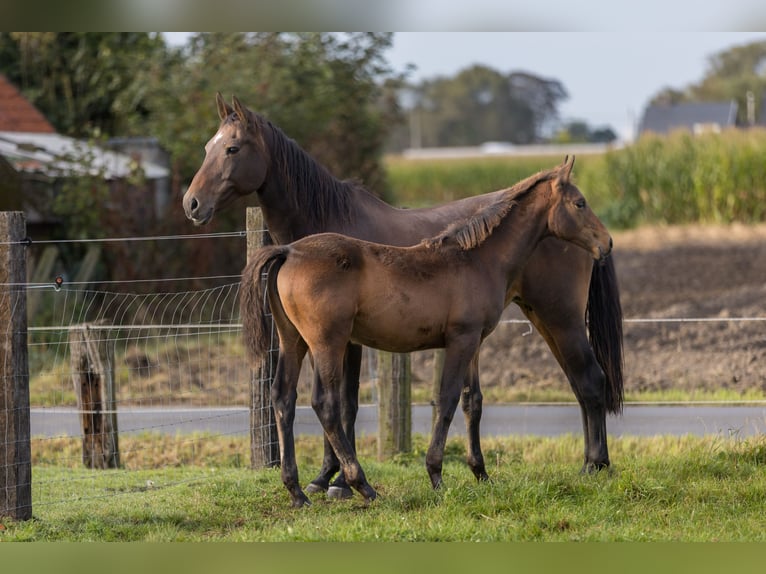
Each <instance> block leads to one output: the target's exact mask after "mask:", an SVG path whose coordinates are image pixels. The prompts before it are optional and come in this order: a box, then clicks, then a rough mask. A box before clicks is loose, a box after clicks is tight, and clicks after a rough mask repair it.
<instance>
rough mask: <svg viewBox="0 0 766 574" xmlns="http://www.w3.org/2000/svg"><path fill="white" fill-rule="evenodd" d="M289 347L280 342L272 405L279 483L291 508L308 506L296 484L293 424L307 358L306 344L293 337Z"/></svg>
mask: <svg viewBox="0 0 766 574" xmlns="http://www.w3.org/2000/svg"><path fill="white" fill-rule="evenodd" d="M295 335H296V336H295V337H293V338H291V339H292V343H290V344H285V343H284V342H283V341H282V340H280V344H279V359H278V361H277V369H276V373H275V375H274V381H273V383H272V386H271V404H272V406H273V407H274V416H275V417H276V426H277V435H278V437H279V452H280V466H281V475H282V483H283V484H284V485H285V488H287V491H288V492H289V493H290V498H291V499H292V504H293V506H294V507H300V506H303V505H304V504H311V502H310V501H309V499H308V498H307V497H306V495H305V494H304V493H303V491H302V490H301V487H300V483H299V482H298V464H297V462H296V460H295V437H294V435H293V423H294V421H295V401H296V398H297V390H296V389H297V386H298V376H299V375H300V372H301V364H302V362H303V357H304V356H305V355H306V344H305V343H304V341H303V339H301V338H300V336H299V335H297V332H296V333H295Z"/></svg>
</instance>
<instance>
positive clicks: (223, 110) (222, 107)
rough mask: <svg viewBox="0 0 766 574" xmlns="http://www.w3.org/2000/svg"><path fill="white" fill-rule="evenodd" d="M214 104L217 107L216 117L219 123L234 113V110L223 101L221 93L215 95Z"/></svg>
mask: <svg viewBox="0 0 766 574" xmlns="http://www.w3.org/2000/svg"><path fill="white" fill-rule="evenodd" d="M215 103H216V105H217V106H218V117H219V118H220V119H221V121H223V120H225V119H226V118H228V117H229V116H230V115H231V114H233V113H234V108H232V107H231V106H230V105H229V104H227V103H226V102H225V101H224V99H223V96H222V95H221V92H216V93H215Z"/></svg>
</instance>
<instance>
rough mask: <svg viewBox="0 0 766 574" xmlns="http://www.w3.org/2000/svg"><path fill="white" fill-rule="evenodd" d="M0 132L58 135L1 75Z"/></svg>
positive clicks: (43, 117)
mask: <svg viewBox="0 0 766 574" xmlns="http://www.w3.org/2000/svg"><path fill="white" fill-rule="evenodd" d="M0 132H30V133H56V129H55V128H54V127H53V126H52V125H51V124H50V122H49V121H48V120H46V119H45V116H44V115H42V114H41V113H40V110H38V109H37V108H36V107H35V106H33V105H32V104H31V103H30V102H29V100H27V99H26V98H25V97H24V96H22V95H21V92H19V90H18V89H17V88H16V86H14V85H13V84H11V83H10V82H9V81H8V79H7V78H6V77H5V76H3V75H2V74H0Z"/></svg>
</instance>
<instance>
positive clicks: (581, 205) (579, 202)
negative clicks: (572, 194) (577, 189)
mask: <svg viewBox="0 0 766 574" xmlns="http://www.w3.org/2000/svg"><path fill="white" fill-rule="evenodd" d="M574 204H575V207H576V208H577V209H583V208H584V207H585V205H586V203H585V200H584V199H578V200H577V201H575V202H574Z"/></svg>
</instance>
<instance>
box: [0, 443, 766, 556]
mask: <svg viewBox="0 0 766 574" xmlns="http://www.w3.org/2000/svg"><path fill="white" fill-rule="evenodd" d="M197 439H198V440H199V441H200V442H199V443H198V444H200V445H201V444H202V443H203V442H205V441H207V443H208V446H207V447H201V446H200V447H198V450H197V452H196V456H194V457H192V458H189V457H184V456H181V455H179V453H178V452H175V451H176V450H177V449H176V447H174V446H173V441H174V440H175V441H176V442H182V443H183V444H184V445H186V444H188V442H187V441H180V439H167V438H162V439H160V438H159V437H152V436H145V437H143V438H142V439H140V441H141V442H142V443H144V444H145V443H147V442H151V441H153V440H158V441H160V442H159V443H158V445H156V448H153V449H152V452H155V453H156V456H157V458H156V459H155V460H154V464H155V465H157V467H156V468H148V467H147V466H144V467H143V468H141V469H140V470H139V469H138V468H139V467H140V465H146V464H147V460H141V461H138V460H136V459H131V458H130V457H128V458H127V460H126V465H125V466H126V469H124V470H116V471H90V470H86V469H83V468H80V466H79V465H78V464H77V457H76V456H72V457H69V458H64V459H63V460H67V461H69V463H68V464H67V465H66V466H63V465H61V464H58V465H52V464H49V463H45V462H44V461H45V460H49V461H50V460H55V459H56V456H55V455H53V454H50V453H49V454H47V455H46V454H45V453H43V452H41V451H42V450H43V449H52V450H53V451H55V452H58V451H57V450H56V449H59V448H60V446H61V445H56V444H49V441H45V446H44V447H41V446H40V445H37V446H35V447H34V450H35V453H34V456H35V458H36V462H35V464H34V465H33V514H34V518H33V519H32V520H29V521H24V522H15V521H12V520H5V521H3V522H2V528H0V541H23V540H26V541H146V542H150V541H151V542H161V541H439V542H443V541H667V540H675V541H764V540H765V539H766V531H764V529H763V500H764V499H765V497H766V466H765V465H766V439H764V438H762V437H757V438H752V439H749V438H748V439H742V438H739V439H737V438H723V437H716V436H711V437H705V438H697V437H691V436H687V437H658V438H618V439H612V440H611V442H610V454H611V458H612V462H613V466H612V468H611V469H610V470H609V471H605V472H601V473H598V474H596V475H586V476H584V475H581V474H579V466H580V453H581V448H582V445H581V439H580V438H579V437H574V436H566V437H561V438H540V437H514V438H504V439H486V440H485V441H484V443H483V446H484V453H485V457H486V460H487V466H488V471H489V473H490V476H491V480H490V481H489V482H487V483H477V482H476V481H475V480H474V478H473V476H472V475H471V473H470V471H469V470H468V468H467V466H466V465H465V463H464V461H463V460H464V454H465V451H464V446H463V442H462V441H461V440H450V441H449V443H448V446H447V451H446V454H447V456H446V460H445V468H444V479H445V483H444V486H443V488H441V489H440V490H438V491H434V490H432V489H431V488H430V486H429V481H428V478H427V475H426V472H425V468H424V464H423V459H424V452H425V448H426V446H427V443H426V438H425V437H422V436H416V437H414V447H413V452H412V453H410V454H406V455H400V456H398V457H397V458H396V459H395V460H393V461H389V462H377V461H376V460H375V457H374V450H375V444H374V441H373V440H372V439H370V438H369V437H366V438H364V439H363V440H362V441H360V447H359V449H360V460H361V462H362V464H363V465H364V467H365V470H366V472H367V475H368V478H369V479H370V481H371V483H372V484H373V486H374V487H375V488H376V489H377V490H378V493H379V498H378V499H377V500H376V501H374V502H373V503H372V504H371V505H369V506H365V505H364V504H363V503H362V501H361V498H360V497H359V496H358V495H357V496H356V497H355V498H354V499H352V500H350V501H344V502H333V501H328V500H326V499H324V498H323V497H319V496H314V497H313V502H314V503H313V505H312V506H311V507H309V508H303V509H292V508H291V507H290V506H289V501H288V496H287V493H286V491H285V490H284V488H283V487H282V484H281V482H280V478H279V472H278V470H275V469H266V470H259V471H251V470H248V469H246V468H242V467H241V462H242V460H241V458H240V457H236V458H235V457H232V453H233V452H235V451H238V452H240V453H245V452H247V445H246V443H245V439H226V440H224V439H215V438H212V437H209V438H207V439H204V437H197ZM168 441H169V442H168ZM221 441H223V442H221ZM128 446H129V444H128V443H127V442H126V443H123V448H125V447H128ZM133 446H135V445H133ZM320 446H321V444H320V440H319V439H318V438H314V437H302V438H301V439H300V440H299V444H298V454H299V468H300V472H301V479H302V481H303V482H304V483H305V482H306V481H307V480H308V479H309V478H310V477H312V476H313V474H314V473H315V472H316V471H317V470H318V467H319V463H320V457H321V448H320ZM183 448H187V447H186V446H183V447H182V449H183ZM238 465H239V466H238Z"/></svg>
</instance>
